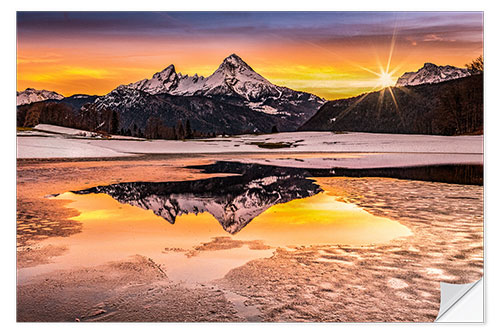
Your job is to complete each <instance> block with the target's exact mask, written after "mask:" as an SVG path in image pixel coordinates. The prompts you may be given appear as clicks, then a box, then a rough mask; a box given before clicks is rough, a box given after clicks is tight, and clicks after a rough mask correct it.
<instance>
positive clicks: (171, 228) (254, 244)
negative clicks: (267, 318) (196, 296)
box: [18, 165, 411, 282]
mask: <svg viewBox="0 0 500 333" xmlns="http://www.w3.org/2000/svg"><path fill="white" fill-rule="evenodd" d="M236 172H238V173H240V175H235V176H228V177H214V178H210V179H204V180H195V181H179V182H163V183H144V182H136V183H121V184H113V185H108V186H98V187H93V188H90V189H87V190H81V191H75V192H67V193H63V194H61V195H59V196H57V198H56V200H57V199H64V200H69V201H70V203H69V204H68V205H67V207H69V208H75V209H77V210H78V211H79V212H80V215H79V216H77V217H75V218H74V220H76V221H78V222H79V223H81V225H82V231H81V232H80V233H78V234H75V235H72V236H70V237H53V238H49V239H46V240H43V241H42V242H40V243H39V246H41V247H42V248H43V247H44V246H49V245H50V246H52V247H56V248H66V249H67V251H65V252H64V253H62V254H61V255H60V256H57V257H54V258H53V262H52V263H40V264H39V265H38V266H34V267H27V268H20V269H19V271H18V272H19V275H18V277H19V281H20V282H22V281H23V280H25V279H27V278H29V277H30V276H32V275H34V274H39V273H43V272H50V271H54V270H56V269H69V268H73V267H76V266H94V265H99V264H104V263H107V262H109V261H115V260H123V259H126V258H127V257H129V256H132V255H137V254H138V255H142V256H145V257H147V258H150V259H152V260H154V262H155V263H157V264H159V265H161V266H162V269H164V270H165V271H166V272H167V275H168V277H169V278H170V279H172V280H174V281H185V282H203V281H209V280H212V279H215V278H220V277H222V276H224V274H226V273H227V272H228V271H229V270H230V269H232V268H234V267H237V266H241V265H243V264H245V263H246V262H248V261H249V260H252V259H257V258H263V257H269V256H271V255H272V253H273V251H274V249H275V248H277V247H287V246H288V247H293V246H308V245H321V244H345V245H363V244H373V243H380V242H385V241H389V240H391V239H394V238H397V237H404V236H408V235H411V232H410V230H409V229H408V228H406V227H405V226H403V225H401V224H399V223H398V222H396V221H393V220H390V219H387V218H381V217H376V216H373V215H371V214H369V213H368V212H366V211H364V210H363V209H361V208H359V207H358V206H356V205H354V204H347V203H344V202H341V201H338V200H337V197H335V196H334V195H333V194H332V193H330V190H329V188H328V186H326V185H325V184H324V183H323V178H309V177H310V176H311V174H310V173H309V172H308V171H304V170H300V169H291V168H278V167H270V166H261V165H241V167H240V168H239V169H237V170H236ZM326 180H328V178H326ZM165 220H166V221H168V222H169V223H165ZM250 222H251V223H250ZM221 226H222V227H221Z"/></svg>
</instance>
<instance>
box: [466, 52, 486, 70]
mask: <svg viewBox="0 0 500 333" xmlns="http://www.w3.org/2000/svg"><path fill="white" fill-rule="evenodd" d="M465 67H467V69H468V70H469V72H470V73H471V74H479V73H482V72H483V71H484V61H483V56H482V55H480V56H479V57H477V58H476V59H474V60H472V61H471V62H470V63H468V64H465Z"/></svg>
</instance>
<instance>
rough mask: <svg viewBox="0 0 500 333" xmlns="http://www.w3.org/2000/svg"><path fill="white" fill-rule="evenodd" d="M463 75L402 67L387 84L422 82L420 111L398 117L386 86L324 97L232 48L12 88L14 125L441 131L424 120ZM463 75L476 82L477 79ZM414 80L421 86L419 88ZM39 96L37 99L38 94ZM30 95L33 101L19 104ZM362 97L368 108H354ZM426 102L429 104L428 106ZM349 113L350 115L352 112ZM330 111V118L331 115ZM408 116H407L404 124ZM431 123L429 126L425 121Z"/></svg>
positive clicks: (170, 130)
mask: <svg viewBox="0 0 500 333" xmlns="http://www.w3.org/2000/svg"><path fill="white" fill-rule="evenodd" d="M469 76H471V73H470V72H469V71H468V70H467V69H464V68H457V67H453V66H437V65H434V64H431V63H425V64H424V66H423V67H422V68H420V69H419V70H418V71H416V72H407V73H404V74H403V75H402V76H401V77H400V78H399V79H398V80H397V83H396V87H395V88H394V87H393V88H392V89H393V90H394V91H395V94H396V95H398V94H400V93H401V92H404V91H406V92H408V91H411V90H412V89H416V90H415V91H417V90H418V91H419V92H420V91H423V90H425V93H424V95H423V96H421V98H418V99H413V100H411V103H413V104H412V105H420V106H421V107H422V104H425V106H424V109H422V111H418V110H417V111H416V112H420V114H415V115H413V113H412V115H409V117H410V118H411V121H410V120H406V123H405V124H404V125H403V122H404V121H403V120H401V119H402V116H401V114H399V115H398V113H399V111H400V110H399V109H400V108H399V107H396V106H393V105H392V104H391V101H390V99H389V93H387V94H385V97H384V93H383V92H385V91H387V88H386V89H383V90H381V91H379V92H373V93H368V94H363V95H361V96H358V97H353V98H347V99H340V100H336V101H330V102H326V101H325V100H323V99H322V98H320V97H318V96H315V95H313V94H310V93H306V92H300V91H295V90H292V89H289V88H287V87H281V86H277V85H274V84H272V83H271V82H270V81H268V80H267V79H266V78H264V77H263V76H262V75H260V74H258V73H257V72H255V71H254V70H253V69H252V68H251V67H250V66H249V65H248V64H247V63H246V62H245V61H243V60H242V59H241V58H240V57H239V56H237V55H236V54H232V55H230V56H228V57H227V58H225V59H224V60H223V61H222V63H221V64H220V66H219V67H218V68H217V69H216V70H215V71H214V72H213V74H212V75H210V76H208V77H203V76H198V75H196V74H195V75H194V76H189V75H182V74H181V73H177V72H176V70H175V66H174V65H169V66H167V67H166V68H165V69H164V70H162V71H160V72H157V73H155V74H153V76H152V77H151V78H150V79H143V80H140V81H137V82H133V83H130V84H127V85H120V86H118V87H117V88H115V89H113V90H112V91H111V92H109V93H108V94H106V95H104V96H90V95H73V96H71V97H66V98H65V97H63V96H62V95H59V94H57V93H55V92H48V91H45V90H40V91H36V90H34V89H27V90H25V91H23V92H18V104H19V105H18V126H27V127H30V126H34V125H36V124H37V123H39V122H42V121H43V122H46V123H51V124H55V125H62V126H71V127H76V128H81V129H85V130H101V131H104V132H110V133H122V134H127V135H134V136H145V137H147V138H153V139H155V138H166V139H179V138H185V137H191V136H198V137H200V136H207V135H213V134H242V133H269V132H271V131H274V130H278V131H295V130H297V129H301V130H345V131H359V130H361V131H375V132H377V131H383V132H389V133H392V132H394V133H434V134H439V133H441V134H443V133H448V132H450V130H449V129H446V130H444V129H443V126H436V125H429V122H430V121H433V122H434V123H437V122H442V121H441V120H432V119H430V118H429V119H428V117H435V118H436V119H441V118H443V117H442V116H441V115H439V114H438V113H439V112H438V111H436V110H437V109H436V107H437V106H438V105H441V106H442V105H443V100H444V94H448V95H449V92H447V91H446V89H441V86H440V84H442V83H445V82H448V81H449V82H454V81H457V80H460V79H464V78H467V77H469ZM474 76H475V75H474ZM469 82H475V83H476V84H479V83H478V81H477V80H472V81H469ZM421 86H423V87H424V88H419V87H421ZM332 89H334V87H332ZM405 89H406V90H405ZM408 89H410V90H408ZM481 89H482V85H481ZM476 90H477V89H476ZM481 91H482V90H481ZM365 95H368V96H365ZM362 96H365V97H363V99H366V100H365V101H363V102H362V103H360V102H358V100H359V99H360V98H361V97H362ZM372 96H378V97H377V98H380V101H377V102H373V101H372V99H373V98H372ZM474 96H476V97H477V96H479V95H478V94H476V95H474ZM42 99H45V101H40V100H42ZM398 99H400V100H401V103H402V105H401V106H403V108H402V109H403V111H404V112H406V111H407V110H408V109H412V108H414V107H413V106H412V105H409V106H406V105H405V104H404V103H405V102H406V101H410V100H409V99H408V98H407V97H404V96H403V95H401V96H399V97H398ZM30 100H32V101H34V102H31V103H30V104H27V103H29V101H30ZM368 101H372V102H369V103H368ZM367 103H368V104H367ZM468 103H469V104H467V105H474V106H475V107H478V106H479V104H480V102H478V101H477V100H475V102H471V101H470V100H469V101H468ZM471 103H472V104H471ZM358 104H359V105H358ZM368 105H369V109H366V110H365V109H360V108H361V107H362V106H368ZM441 106H440V108H442V107H441ZM480 107H481V108H482V104H481V106H480ZM350 108H353V109H354V110H353V111H352V112H348V113H349V116H347V117H345V116H344V113H345V112H344V113H342V116H341V117H340V118H339V117H336V116H335V114H337V113H336V112H333V111H331V112H330V111H327V110H333V109H350ZM394 108H395V110H396V111H398V112H396V111H395V110H393V109H394ZM429 108H431V109H432V110H434V111H432V112H431V113H430V112H429ZM405 110H406V111H405ZM375 111H376V112H375ZM404 112H403V113H404ZM436 112H437V113H436ZM461 112H462V111H461ZM441 113H442V112H441ZM445 113H446V112H445ZM326 114H328V116H326ZM330 114H331V115H330ZM431 114H432V116H431ZM337 115H338V114H337ZM353 115H357V116H356V117H354V118H353ZM374 115H375V116H376V117H374ZM381 115H382V120H383V121H382V120H381ZM424 115H425V117H427V118H425V117H424ZM405 116H408V114H406V113H405ZM325 117H326V118H325ZM474 117H475V118H474V125H470V124H468V125H467V126H465V127H467V128H468V129H471V128H474V129H477V127H478V126H479V125H478V124H477V121H479V120H478V118H477V117H476V116H474ZM337 118H338V120H337V121H336V122H335V123H333V122H334V120H332V119H337ZM424 118H425V119H424ZM455 118H456V117H455ZM384 119H385V120H384ZM481 119H482V118H481ZM408 122H413V123H412V125H409V123H408ZM422 122H423V123H422ZM432 126H434V129H432V130H431V129H429V128H430V127H432ZM447 126H448V125H447ZM450 126H451V125H450ZM423 127H426V129H425V130H423V129H422V128H423ZM445 127H446V126H445ZM481 128H482V123H481ZM457 130H458V129H457ZM458 131H459V132H461V130H458ZM452 134H453V133H452Z"/></svg>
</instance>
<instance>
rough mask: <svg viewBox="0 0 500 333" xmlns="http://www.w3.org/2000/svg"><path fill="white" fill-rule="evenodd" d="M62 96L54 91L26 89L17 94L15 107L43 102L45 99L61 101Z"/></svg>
mask: <svg viewBox="0 0 500 333" xmlns="http://www.w3.org/2000/svg"><path fill="white" fill-rule="evenodd" d="M63 98H64V96H63V95H61V94H58V93H56V92H55V91H48V90H37V89H33V88H28V89H26V90H23V91H18V92H17V105H24V104H31V103H34V102H40V101H45V100H47V99H57V100H60V99H63Z"/></svg>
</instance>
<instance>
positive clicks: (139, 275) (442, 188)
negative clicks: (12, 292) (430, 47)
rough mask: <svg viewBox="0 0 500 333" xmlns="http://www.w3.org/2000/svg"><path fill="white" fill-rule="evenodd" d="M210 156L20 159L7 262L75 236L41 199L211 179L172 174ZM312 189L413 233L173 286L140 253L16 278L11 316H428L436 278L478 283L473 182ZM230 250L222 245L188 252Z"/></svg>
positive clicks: (339, 182) (479, 220) (362, 183)
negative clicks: (13, 254)
mask: <svg viewBox="0 0 500 333" xmlns="http://www.w3.org/2000/svg"><path fill="white" fill-rule="evenodd" d="M211 160H212V158H210V157H206V156H205V157H197V156H187V157H184V158H178V156H177V157H175V156H170V157H168V158H166V157H165V158H152V159H149V160H141V159H129V160H109V161H107V162H105V163H103V162H101V161H57V162H54V161H52V162H49V161H43V160H41V161H36V160H35V161H20V162H19V163H18V188H17V190H18V193H17V198H18V267H30V266H34V265H38V264H40V263H45V262H50V260H51V258H52V257H55V256H58V255H60V254H61V253H64V251H65V249H64V248H54V247H52V248H51V247H43V248H40V247H38V246H37V242H38V241H39V240H41V239H44V238H47V237H53V236H65V235H70V234H72V233H77V232H79V226H78V224H75V222H74V221H73V220H69V218H70V217H71V216H74V215H76V214H77V212H76V211H74V210H71V209H68V208H65V207H64V204H65V203H64V201H63V200H48V199H47V198H46V197H45V196H46V195H47V194H51V193H61V192H65V191H68V190H78V189H83V188H88V187H92V186H96V185H100V184H101V185H102V184H109V183H112V182H125V181H165V179H167V178H168V179H169V180H176V179H177V180H180V179H198V178H205V177H213V176H214V175H207V174H199V173H197V172H196V171H194V170H186V169H182V167H183V166H185V165H188V164H202V163H209V162H210V161H211ZM319 182H320V183H321V185H322V186H323V187H324V188H326V189H328V190H329V191H331V192H333V193H335V194H337V195H339V196H341V197H343V198H344V200H345V201H347V202H352V203H356V204H357V205H359V206H361V207H363V208H364V209H366V210H367V211H369V212H370V213H372V214H375V215H379V216H384V217H390V218H392V219H395V220H397V221H399V222H400V223H402V224H404V225H405V226H407V227H408V228H410V229H411V231H412V232H413V235H412V236H409V237H407V238H404V239H399V240H392V241H390V242H387V243H382V244H376V245H370V246H358V247H355V246H344V245H331V246H314V247H300V248H295V249H282V248H280V249H277V250H276V251H275V253H274V255H273V256H272V257H271V258H267V259H258V260H253V261H250V262H248V263H247V264H245V265H243V266H241V267H238V268H235V269H233V270H231V271H230V272H228V273H227V274H226V276H225V277H224V278H222V279H219V280H216V281H213V282H212V283H209V284H205V285H199V284H198V285H180V284H177V283H174V282H172V281H171V280H169V278H168V276H166V274H165V273H164V271H165V270H164V269H162V267H160V266H158V265H157V264H156V263H154V262H153V261H152V260H151V259H149V258H146V257H144V256H141V255H140V254H137V255H136V256H133V257H130V258H127V259H125V260H123V261H119V262H111V263H108V264H106V265H101V266H96V267H82V268H76V269H72V270H67V271H59V272H55V273H48V274H45V275H39V276H37V277H34V278H32V279H30V280H28V281H24V282H22V283H18V289H17V295H18V302H17V314H18V321H75V320H77V321H247V320H251V321H433V320H434V319H435V318H436V316H437V314H438V311H439V301H440V291H439V282H441V281H442V282H449V283H467V282H472V281H475V280H477V279H479V278H480V277H481V276H482V271H483V243H482V242H483V233H482V232H483V210H482V208H483V192H482V190H483V188H482V186H472V185H453V184H442V183H431V182H418V181H403V180H393V179H384V178H369V179H368V178H356V179H353V178H335V179H332V178H329V179H319ZM242 245H243V244H240V243H237V242H236V243H235V242H232V241H229V240H227V239H224V238H222V239H218V240H214V242H211V243H205V244H200V246H199V247H198V248H197V249H196V251H207V250H208V251H213V250H217V248H226V249H227V248H231V247H239V246H242ZM246 245H251V246H257V247H265V246H266V245H265V244H261V243H256V244H246ZM196 251H195V252H193V253H191V254H190V255H196Z"/></svg>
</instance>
